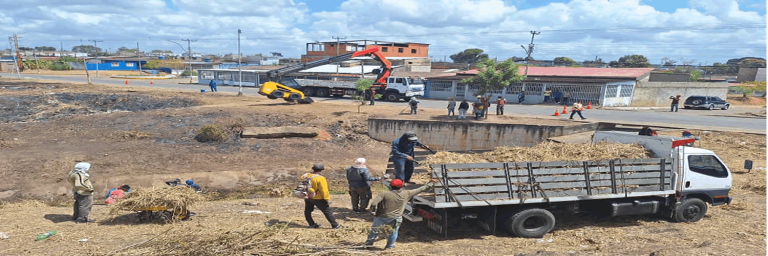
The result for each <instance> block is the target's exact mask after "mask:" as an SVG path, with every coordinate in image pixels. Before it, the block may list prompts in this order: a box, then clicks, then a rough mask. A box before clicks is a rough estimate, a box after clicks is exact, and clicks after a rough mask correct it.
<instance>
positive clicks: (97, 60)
mask: <svg viewBox="0 0 768 256" xmlns="http://www.w3.org/2000/svg"><path fill="white" fill-rule="evenodd" d="M88 41H91V42H93V47H94V49H93V50H94V51H95V50H96V49H95V48H96V43H97V42H104V40H88ZM100 62H101V61H99V57H98V56H96V77H99V64H101V63H100ZM85 69H88V66H86V67H85Z"/></svg>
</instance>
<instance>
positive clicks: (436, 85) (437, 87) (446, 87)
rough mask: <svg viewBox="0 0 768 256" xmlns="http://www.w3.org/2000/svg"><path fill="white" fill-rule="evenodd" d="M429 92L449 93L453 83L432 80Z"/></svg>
mask: <svg viewBox="0 0 768 256" xmlns="http://www.w3.org/2000/svg"><path fill="white" fill-rule="evenodd" d="M431 90H432V91H433V92H450V91H451V90H453V83H452V82H451V81H441V80H434V81H432V88H431Z"/></svg>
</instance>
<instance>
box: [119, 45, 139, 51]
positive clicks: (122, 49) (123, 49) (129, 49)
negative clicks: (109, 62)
mask: <svg viewBox="0 0 768 256" xmlns="http://www.w3.org/2000/svg"><path fill="white" fill-rule="evenodd" d="M117 52H136V49H132V48H128V47H125V46H121V47H120V48H117Z"/></svg>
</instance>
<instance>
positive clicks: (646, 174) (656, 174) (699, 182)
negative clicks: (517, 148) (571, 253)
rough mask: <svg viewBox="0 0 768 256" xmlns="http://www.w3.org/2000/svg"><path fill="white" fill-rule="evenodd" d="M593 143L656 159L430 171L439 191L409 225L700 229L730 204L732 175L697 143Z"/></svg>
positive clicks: (416, 203)
mask: <svg viewBox="0 0 768 256" xmlns="http://www.w3.org/2000/svg"><path fill="white" fill-rule="evenodd" d="M593 141H594V142H598V141H613V142H619V143H639V144H641V145H643V146H644V147H646V148H647V149H648V150H649V151H652V152H653V153H654V156H653V157H654V158H650V159H613V160H602V161H555V162H500V163H466V164H465V163H442V164H433V165H431V167H432V170H433V172H432V174H431V175H432V178H433V179H437V180H439V181H440V182H439V183H440V184H438V185H437V186H435V189H434V191H433V193H432V194H431V195H430V194H422V195H419V196H416V197H414V198H413V199H412V200H411V202H410V203H409V204H408V205H407V206H406V214H405V215H404V218H405V219H408V220H410V221H412V222H419V221H424V222H426V224H427V226H428V227H429V228H430V229H432V230H434V231H436V232H438V233H440V234H442V235H444V236H445V237H446V238H447V237H448V228H449V227H451V226H453V225H451V224H455V222H458V221H462V220H465V219H474V220H475V221H476V223H477V224H478V225H479V226H480V227H482V228H483V229H485V230H487V231H489V232H491V233H492V234H495V233H496V228H497V227H502V228H505V229H506V230H507V231H508V232H509V233H511V234H512V235H516V236H519V237H526V238H532V237H542V236H544V235H545V234H546V233H548V232H550V231H551V230H552V229H553V228H554V227H555V215H553V212H572V213H578V212H592V213H598V214H602V215H604V216H622V215H640V214H660V215H663V216H666V217H669V218H671V219H672V220H673V221H676V222H696V221H699V220H701V219H702V218H703V217H704V215H705V214H706V213H707V209H708V204H709V205H712V206H717V205H723V204H729V203H730V202H731V197H730V196H729V195H728V194H729V191H730V189H731V181H732V173H731V172H730V171H729V170H728V167H726V166H725V164H723V161H722V160H721V159H720V157H718V156H717V154H715V153H714V152H712V151H710V150H706V149H702V148H695V147H692V146H690V145H692V143H694V142H695V139H693V138H676V137H664V136H641V135H636V134H631V133H623V132H617V131H598V132H596V133H595V135H594V136H593ZM747 162H750V161H749V160H747ZM746 165H747V163H746V162H745V166H746Z"/></svg>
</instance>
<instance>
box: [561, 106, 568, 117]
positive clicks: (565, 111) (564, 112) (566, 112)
mask: <svg viewBox="0 0 768 256" xmlns="http://www.w3.org/2000/svg"><path fill="white" fill-rule="evenodd" d="M565 109H566V107H565V106H563V113H561V114H563V115H565V114H568V110H565Z"/></svg>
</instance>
